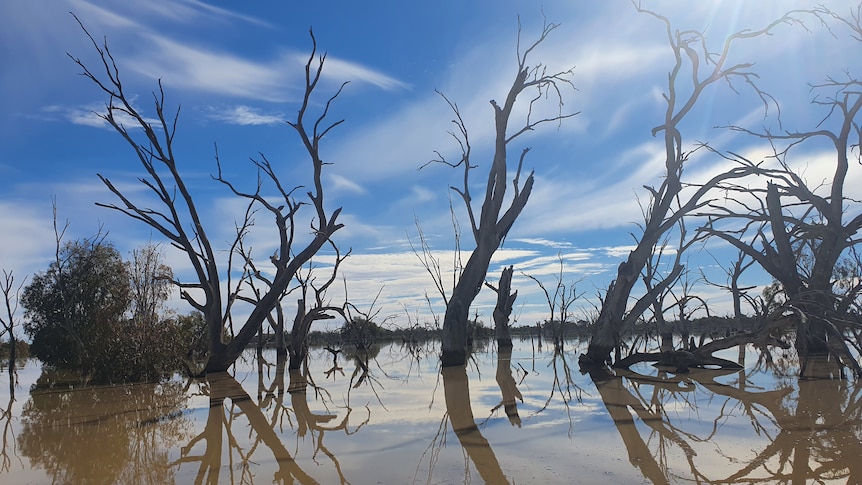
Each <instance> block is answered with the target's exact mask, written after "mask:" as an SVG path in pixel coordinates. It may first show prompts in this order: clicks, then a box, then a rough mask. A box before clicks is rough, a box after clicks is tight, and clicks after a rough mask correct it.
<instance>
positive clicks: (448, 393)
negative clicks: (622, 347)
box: [0, 340, 862, 484]
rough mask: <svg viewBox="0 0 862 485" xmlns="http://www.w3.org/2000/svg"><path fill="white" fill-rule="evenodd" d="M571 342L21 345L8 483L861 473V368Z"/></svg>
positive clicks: (1, 472)
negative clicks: (508, 345) (117, 359)
mask: <svg viewBox="0 0 862 485" xmlns="http://www.w3.org/2000/svg"><path fill="white" fill-rule="evenodd" d="M572 345H573V347H571V348H567V349H566V351H565V352H562V353H555V352H553V349H552V348H549V347H548V346H545V347H544V348H543V349H542V350H539V349H537V348H535V346H534V344H533V343H532V342H531V341H529V340H528V341H524V342H515V348H514V352H513V353H512V354H511V355H506V354H501V353H498V352H497V351H496V349H495V348H494V346H493V345H491V346H489V347H487V348H486V349H484V350H478V351H476V353H475V354H474V355H473V359H472V361H471V362H470V364H469V365H468V366H467V368H466V369H464V368H458V369H445V370H443V371H442V372H441V370H440V368H439V359H438V357H437V355H438V354H437V352H438V350H437V348H436V347H435V346H434V344H429V345H428V346H426V347H420V348H412V349H409V348H407V347H404V346H402V345H401V344H388V345H384V346H382V348H381V349H380V350H379V352H376V353H375V354H373V355H371V356H368V358H367V363H366V359H365V358H359V357H356V356H350V355H345V354H344V353H340V354H338V355H337V358H336V359H335V360H333V356H332V354H331V353H329V352H328V351H326V350H323V349H312V351H311V358H310V361H309V372H308V374H307V376H303V375H300V374H298V373H293V374H291V373H289V372H287V371H285V369H284V366H283V365H282V366H280V365H278V364H277V363H276V362H275V354H274V353H269V352H266V353H264V355H263V360H258V359H257V358H256V355H255V353H254V352H253V351H252V352H249V353H247V354H246V355H245V356H244V358H243V360H242V361H241V362H240V363H239V364H238V365H237V366H236V371H235V372H234V373H233V375H228V374H221V375H215V376H210V377H209V378H208V379H206V380H201V381H189V380H184V379H180V378H177V379H176V380H174V381H170V382H168V383H164V384H159V385H153V384H148V385H130V386H113V387H96V388H93V387H90V388H75V387H74V386H70V385H69V384H63V383H62V381H61V380H60V379H59V377H58V376H52V375H46V374H43V372H42V369H41V367H40V365H39V364H38V362H36V361H28V362H27V364H26V366H25V367H24V368H22V369H19V371H18V379H19V382H18V386H17V387H16V388H15V390H14V397H12V396H10V392H9V386H8V381H7V379H8V374H6V373H5V372H4V373H3V374H0V406H2V411H0V412H2V413H3V414H2V415H0V431H2V435H0V439H2V443H0V444H2V454H0V483H3V484H19V483H70V484H90V483H99V484H102V483H130V484H131V483H134V484H139V483H141V484H146V483H153V484H156V483H157V484H163V483H179V484H186V483H230V484H234V483H258V484H269V483H301V484H307V483H321V484H337V483H351V484H376V483H384V484H401V483H404V484H424V483H494V484H496V483H519V484H526V483H812V482H817V483H862V460H860V456H862V444H860V443H862V396H860V388H859V387H856V386H855V385H854V384H853V383H852V382H848V381H842V380H840V379H837V380H827V379H805V380H800V379H797V378H795V377H793V376H792V375H782V372H780V371H775V370H774V369H773V370H768V371H767V370H763V369H759V368H756V366H755V365H754V363H755V361H756V355H754V354H748V355H747V356H746V359H747V363H748V366H747V367H746V369H745V370H744V371H740V372H733V373H729V372H727V371H713V370H697V369H693V370H691V372H690V373H688V374H680V375H674V374H672V373H665V372H661V371H659V370H657V369H655V368H654V367H652V366H649V365H643V366H642V367H637V368H633V369H632V370H633V372H628V371H626V372H621V373H618V374H617V375H612V374H610V373H602V374H594V375H582V374H580V373H579V372H578V369H577V353H578V351H579V350H582V349H579V348H577V347H576V345H578V344H576V343H572ZM724 357H728V358H735V357H736V350H734V351H733V352H732V354H728V355H724ZM776 364H777V368H779V369H780V368H782V366H784V364H785V363H784V362H782V360H781V359H780V357H779V358H778V360H777V361H776ZM52 383H53V384H52Z"/></svg>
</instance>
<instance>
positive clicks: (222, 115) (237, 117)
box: [210, 105, 284, 126]
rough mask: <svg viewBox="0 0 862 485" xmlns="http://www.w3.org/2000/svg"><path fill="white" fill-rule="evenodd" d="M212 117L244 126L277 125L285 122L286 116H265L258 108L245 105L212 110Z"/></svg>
mask: <svg viewBox="0 0 862 485" xmlns="http://www.w3.org/2000/svg"><path fill="white" fill-rule="evenodd" d="M210 117H211V118H212V119H214V120H218V121H224V122H225V123H230V124H233V125H243V126H248V125H275V124H279V123H283V122H284V115H282V114H281V113H275V114H264V113H261V112H260V110H259V109H257V108H252V107H250V106H245V105H238V106H234V107H232V108H226V109H223V110H217V109H215V108H212V112H211V114H210Z"/></svg>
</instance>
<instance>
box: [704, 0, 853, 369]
mask: <svg viewBox="0 0 862 485" xmlns="http://www.w3.org/2000/svg"><path fill="white" fill-rule="evenodd" d="M807 13H809V14H812V15H817V16H818V17H819V18H820V19H821V20H822V21H823V22H824V24H826V25H827V26H828V24H827V22H828V21H831V20H835V19H839V20H840V21H841V23H842V24H843V25H846V26H849V27H850V28H851V36H852V37H853V38H854V39H856V40H857V41H860V42H862V25H860V18H859V17H858V16H855V17H854V18H853V19H845V18H842V17H840V16H838V15H837V14H834V13H832V12H831V11H829V10H827V9H825V8H818V9H816V10H813V11H809V12H807ZM846 77H847V79H845V80H838V79H836V78H833V77H827V78H826V80H825V81H824V82H822V83H820V84H816V85H813V86H812V89H813V90H814V91H815V92H816V93H817V94H816V95H815V97H814V99H813V100H812V103H813V104H814V105H817V106H823V107H824V108H825V109H826V114H825V116H824V117H823V118H822V119H821V120H819V122H818V123H817V124H816V126H815V127H814V129H812V130H811V131H790V130H783V131H782V132H780V133H778V132H774V131H772V130H770V129H765V130H764V131H753V130H750V129H748V128H745V127H740V126H730V127H729V128H730V129H732V130H734V131H738V132H742V133H746V134H748V135H752V136H754V137H755V138H759V139H761V140H764V141H766V142H767V143H769V145H770V146H771V147H772V153H771V155H770V157H769V158H770V159H771V161H772V162H774V164H773V165H769V166H765V167H763V168H761V169H760V170H759V171H758V173H759V174H760V175H763V176H765V177H768V178H769V182H768V183H767V185H766V187H765V188H757V189H753V190H752V189H751V188H750V187H747V188H746V187H739V186H727V187H726V189H727V191H728V193H729V194H730V198H729V199H728V202H729V203H727V204H723V205H721V206H719V205H712V206H711V207H710V209H711V211H710V213H709V221H708V223H707V224H706V225H705V226H704V227H703V228H702V229H701V231H703V232H704V233H706V234H709V235H711V236H716V237H719V238H721V239H723V240H725V241H727V242H729V243H730V244H732V245H733V246H735V247H736V248H737V249H738V250H740V251H742V252H743V253H744V254H745V255H746V256H748V257H750V258H752V259H753V260H755V261H756V262H757V264H758V265H760V266H761V267H762V268H763V269H764V270H766V271H767V272H768V273H769V274H770V275H771V276H772V277H773V278H774V279H775V280H776V281H777V282H778V283H780V285H781V287H782V289H783V292H784V293H785V295H786V298H787V301H786V307H787V308H791V307H792V308H793V309H794V312H798V313H799V316H800V318H799V319H798V323H797V329H796V330H797V335H796V345H795V346H796V350H797V352H798V353H799V355H800V357H801V358H802V360H803V366H804V360H805V359H806V358H807V357H808V356H814V355H831V356H832V357H833V358H835V359H836V361H837V362H839V363H840V364H843V365H847V366H850V367H851V368H852V369H853V370H854V372H855V373H856V375H857V376H859V375H862V367H860V366H859V364H858V362H857V361H856V359H855V357H853V355H852V354H851V352H850V351H849V349H848V347H847V342H846V341H845V332H846V331H847V330H849V327H852V326H855V325H857V324H856V322H855V319H854V318H850V317H849V315H848V313H847V309H848V307H847V306H845V305H842V304H841V303H840V302H841V298H839V297H838V296H837V294H836V291H835V286H836V284H837V281H836V278H835V273H836V268H837V266H838V264H839V262H840V261H841V258H842V257H846V255H847V254H848V251H851V250H852V248H853V247H854V246H855V245H856V244H857V243H858V242H859V241H860V239H859V238H858V235H857V233H858V232H859V230H860V229H862V208H860V205H859V202H858V201H856V200H854V199H851V198H850V197H848V195H847V194H846V190H847V187H846V185H847V176H848V171H849V169H850V166H851V164H850V160H849V157H851V156H853V157H854V158H855V162H856V164H858V163H859V162H860V161H862V158H860V153H859V146H860V142H862V129H860V118H862V114H860V110H862V81H860V80H859V79H856V78H852V77H850V75H849V73H847V74H846ZM820 93H825V94H822V95H821V94H820ZM818 140H825V141H827V142H828V144H829V145H831V146H832V148H833V151H832V154H833V155H832V156H833V157H834V164H833V165H832V174H831V178H830V179H829V180H828V181H827V182H826V183H824V184H823V185H822V186H819V187H814V186H812V185H809V183H808V182H807V181H806V178H805V175H804V173H803V171H804V170H805V169H804V168H803V169H801V170H797V169H794V168H793V167H792V164H793V157H794V155H796V152H797V151H799V150H800V149H801V148H800V147H806V146H808V145H810V144H814V143H817V141H818ZM724 156H725V157H726V158H728V159H730V160H744V158H743V157H742V156H741V155H738V154H734V153H728V154H724ZM800 156H802V157H804V156H805V155H804V154H800ZM727 222H737V225H736V227H737V229H735V230H727V229H726V228H722V229H719V228H718V226H719V225H722V226H723V225H725V223H727ZM854 298H855V295H854Z"/></svg>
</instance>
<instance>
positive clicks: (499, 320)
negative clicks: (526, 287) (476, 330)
mask: <svg viewBox="0 0 862 485" xmlns="http://www.w3.org/2000/svg"><path fill="white" fill-rule="evenodd" d="M513 269H514V268H513V267H512V266H509V267H508V268H504V269H503V273H502V274H501V275H500V283H499V285H498V286H497V288H496V291H497V305H496V306H495V307H494V329H495V334H496V337H497V348H498V349H500V348H509V349H511V348H512V335H511V334H510V333H509V316H510V315H511V314H512V306H513V305H514V304H515V299H516V298H517V297H518V291H517V290H515V292H514V293H510V292H511V291H512V272H513Z"/></svg>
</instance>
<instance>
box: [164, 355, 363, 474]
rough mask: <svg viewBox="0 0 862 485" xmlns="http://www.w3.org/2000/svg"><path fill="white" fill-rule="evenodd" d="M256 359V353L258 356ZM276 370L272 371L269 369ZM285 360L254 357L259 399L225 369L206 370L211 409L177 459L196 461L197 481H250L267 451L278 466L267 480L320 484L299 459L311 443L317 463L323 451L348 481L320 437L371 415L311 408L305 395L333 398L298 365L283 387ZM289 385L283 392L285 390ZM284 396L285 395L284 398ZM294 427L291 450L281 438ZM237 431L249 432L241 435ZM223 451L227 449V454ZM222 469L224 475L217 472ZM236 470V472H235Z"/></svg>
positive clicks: (351, 428)
mask: <svg viewBox="0 0 862 485" xmlns="http://www.w3.org/2000/svg"><path fill="white" fill-rule="evenodd" d="M259 358H260V356H259ZM273 369H274V373H273V372H271V371H272V370H273ZM285 369H286V360H285V359H284V357H283V356H279V357H278V358H277V360H276V363H275V365H274V366H273V365H272V364H270V363H266V362H265V361H263V360H259V361H258V401H257V402H256V403H255V402H254V401H253V400H252V399H251V397H249V395H248V393H247V392H246V391H245V389H244V388H243V387H242V385H241V384H240V383H239V382H237V380H236V379H234V378H233V377H231V376H230V375H228V374H227V373H218V374H209V375H207V379H206V381H205V383H204V385H203V388H202V389H203V392H204V393H205V394H206V395H208V396H209V404H210V406H209V412H208V417H207V422H206V425H205V428H204V430H203V432H201V433H200V434H198V435H197V436H195V437H194V438H192V439H191V440H190V441H189V442H188V444H187V445H186V446H184V447H183V448H182V450H181V457H180V459H179V460H177V462H176V464H177V465H179V466H183V465H185V464H191V463H197V464H198V469H197V471H196V476H195V483H220V482H221V481H222V480H224V481H228V482H229V483H253V482H254V481H255V480H254V479H255V475H256V474H258V472H255V471H254V470H255V469H256V468H259V466H260V464H261V463H262V462H265V461H268V460H269V458H268V457H266V456H261V454H262V453H266V452H267V450H268V452H269V454H270V455H271V457H272V459H274V460H275V463H276V466H277V469H276V470H275V471H274V472H273V475H272V478H271V480H269V479H268V480H265V481H266V482H267V483H268V482H270V481H272V482H273V483H304V484H305V483H318V480H317V479H315V478H314V477H312V476H311V475H310V474H309V473H308V472H307V471H306V470H304V469H303V467H302V466H300V464H299V463H298V462H297V458H296V454H298V453H300V451H299V450H300V447H301V445H302V444H303V443H308V442H310V443H311V445H312V452H311V460H312V461H313V463H314V465H315V467H318V466H319V465H320V463H319V462H318V458H319V456H321V455H323V456H326V457H327V459H328V460H329V461H330V462H331V463H332V469H334V471H335V473H337V476H338V480H339V481H340V482H341V483H348V480H347V478H346V477H345V476H344V473H343V471H342V467H341V464H340V462H339V461H338V458H337V457H336V455H335V453H333V452H332V451H331V450H330V449H329V448H328V447H327V446H326V444H325V442H324V435H325V434H326V432H333V431H343V432H344V433H345V434H348V435H350V434H353V433H356V432H357V431H358V430H359V429H360V428H362V427H363V426H364V425H365V424H366V423H368V421H369V420H370V417H371V412H370V410H369V409H368V408H367V407H366V411H367V414H366V415H365V417H364V419H363V420H362V421H361V422H360V423H359V424H358V425H353V426H351V424H350V419H351V416H352V415H353V412H352V409H351V408H350V407H347V408H346V409H347V410H346V413H344V416H343V417H342V418H341V419H340V420H338V419H337V418H338V414H334V413H331V412H324V413H315V412H313V411H312V410H311V407H310V406H309V401H308V400H309V394H310V393H312V392H313V395H314V399H315V400H317V399H320V400H321V401H324V404H326V402H327V401H330V402H331V397H330V396H329V394H328V393H327V391H326V390H325V389H323V388H320V387H318V386H316V385H314V384H313V382H311V381H310V380H309V376H308V375H307V373H306V372H304V371H302V370H299V369H297V370H291V371H289V381H288V384H287V386H285ZM285 390H287V394H285V392H284V391H285ZM286 397H287V398H288V400H287V402H286V401H285V400H286ZM291 429H292V430H293V431H294V433H295V437H296V450H295V451H294V452H293V454H292V453H291V452H290V451H288V449H287V447H286V446H285V443H284V440H283V438H284V434H285V432H286V431H289V430H291ZM239 433H247V436H248V437H247V439H245V440H243V439H242V436H241V435H240V434H239ZM225 452H226V454H225ZM223 470H226V472H227V473H229V474H230V476H229V477H228V478H227V479H225V478H224V477H220V473H222V471H223ZM237 474H238V476H237Z"/></svg>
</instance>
